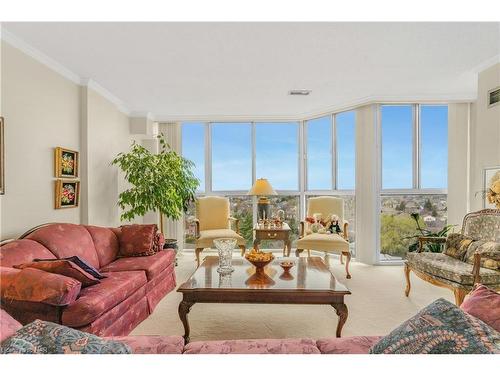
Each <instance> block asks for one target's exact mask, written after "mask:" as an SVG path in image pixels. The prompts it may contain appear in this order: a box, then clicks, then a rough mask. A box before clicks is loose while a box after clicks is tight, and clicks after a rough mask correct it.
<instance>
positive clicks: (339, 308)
mask: <svg viewBox="0 0 500 375" xmlns="http://www.w3.org/2000/svg"><path fill="white" fill-rule="evenodd" d="M332 307H333V308H334V309H335V312H336V313H337V315H338V317H339V322H338V323H337V332H336V336H337V337H340V334H341V333H342V327H343V326H344V324H345V322H346V321H347V315H348V312H347V306H346V304H345V303H332Z"/></svg>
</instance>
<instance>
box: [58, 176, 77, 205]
mask: <svg viewBox="0 0 500 375" xmlns="http://www.w3.org/2000/svg"><path fill="white" fill-rule="evenodd" d="M55 189H56V192H55V207H56V209H57V208H71V207H78V201H79V199H80V181H73V180H56V187H55Z"/></svg>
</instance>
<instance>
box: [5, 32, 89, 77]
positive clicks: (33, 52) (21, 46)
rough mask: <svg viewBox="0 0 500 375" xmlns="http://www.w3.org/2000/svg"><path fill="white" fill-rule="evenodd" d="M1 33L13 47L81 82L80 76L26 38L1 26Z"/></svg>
mask: <svg viewBox="0 0 500 375" xmlns="http://www.w3.org/2000/svg"><path fill="white" fill-rule="evenodd" d="M0 34H1V35H2V40H3V41H5V42H7V43H8V44H10V45H11V46H12V47H14V48H17V49H18V50H20V51H22V52H24V53H25V54H26V55H28V56H30V57H32V58H33V59H35V60H36V61H38V62H39V63H42V64H43V65H45V66H46V67H48V68H49V69H51V70H53V71H55V72H56V73H58V74H60V75H61V76H63V77H64V78H66V79H68V80H70V81H71V82H73V83H76V84H77V85H79V84H80V81H81V78H80V76H79V75H78V74H76V73H75V72H73V71H71V70H70V69H68V68H66V67H65V66H64V65H62V64H60V63H58V62H57V61H55V60H54V59H52V58H50V57H49V56H47V55H46V54H44V53H43V52H40V51H39V50H37V49H36V48H34V47H32V46H31V45H29V44H28V43H26V42H25V41H24V40H22V39H20V38H18V37H17V36H15V35H14V34H12V33H11V32H9V31H7V30H5V29H4V28H1V31H0Z"/></svg>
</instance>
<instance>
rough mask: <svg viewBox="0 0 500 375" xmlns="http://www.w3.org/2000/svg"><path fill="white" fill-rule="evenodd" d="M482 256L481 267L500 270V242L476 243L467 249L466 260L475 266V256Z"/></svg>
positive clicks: (481, 241)
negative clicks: (476, 254)
mask: <svg viewBox="0 0 500 375" xmlns="http://www.w3.org/2000/svg"><path fill="white" fill-rule="evenodd" d="M476 252H477V253H479V254H481V267H485V268H489V269H492V270H500V242H493V241H483V240H480V241H474V242H473V243H471V244H470V246H469V247H468V249H467V253H466V254H465V256H464V260H465V261H466V262H467V263H470V264H474V254H475V253H476Z"/></svg>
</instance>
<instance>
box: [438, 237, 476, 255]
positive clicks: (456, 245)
mask: <svg viewBox="0 0 500 375" xmlns="http://www.w3.org/2000/svg"><path fill="white" fill-rule="evenodd" d="M473 241H474V239H473V238H472V237H469V236H464V235H463V234H461V233H452V234H450V235H449V236H448V238H447V239H446V248H445V250H444V253H445V254H446V255H449V256H450V257H453V258H456V259H460V260H462V259H463V257H464V255H465V253H466V252H467V248H468V247H469V245H470V244H471V243H472V242H473Z"/></svg>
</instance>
